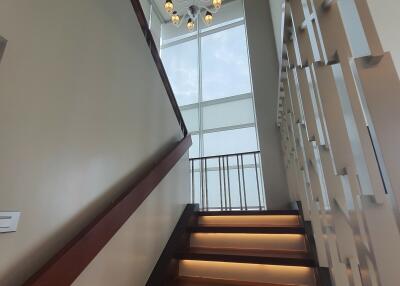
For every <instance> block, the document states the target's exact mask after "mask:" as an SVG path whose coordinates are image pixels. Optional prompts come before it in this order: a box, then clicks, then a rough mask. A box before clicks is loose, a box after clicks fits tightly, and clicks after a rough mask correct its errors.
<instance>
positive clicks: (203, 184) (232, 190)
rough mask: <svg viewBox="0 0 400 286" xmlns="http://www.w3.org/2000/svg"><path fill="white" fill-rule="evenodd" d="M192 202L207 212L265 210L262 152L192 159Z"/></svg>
mask: <svg viewBox="0 0 400 286" xmlns="http://www.w3.org/2000/svg"><path fill="white" fill-rule="evenodd" d="M190 169H191V196H192V203H195V204H199V206H200V209H201V210H205V211H233V210H239V211H243V210H265V209H266V204H265V192H264V183H263V177H262V171H261V158H260V151H255V152H246V153H236V154H226V155H218V156H209V157H200V158H192V159H190Z"/></svg>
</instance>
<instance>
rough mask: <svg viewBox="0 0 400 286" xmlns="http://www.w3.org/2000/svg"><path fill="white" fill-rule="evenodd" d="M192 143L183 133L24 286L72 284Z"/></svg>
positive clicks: (65, 285) (61, 285)
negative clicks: (181, 137) (177, 140)
mask: <svg viewBox="0 0 400 286" xmlns="http://www.w3.org/2000/svg"><path fill="white" fill-rule="evenodd" d="M191 144H192V140H191V137H190V135H189V136H186V137H184V138H183V139H182V140H181V141H180V142H178V143H177V144H176V145H175V146H174V147H173V148H172V149H171V150H169V151H168V152H167V153H166V154H165V155H164V156H162V157H161V158H160V160H158V161H156V162H155V163H154V164H153V165H152V166H151V167H150V168H149V169H148V170H147V171H146V172H144V173H143V175H142V176H141V177H140V178H139V179H138V180H137V181H136V182H134V183H133V184H132V185H133V187H132V188H131V189H129V190H127V191H126V192H125V193H123V194H122V195H121V196H120V197H119V198H118V199H117V200H116V201H114V202H113V203H112V204H111V205H110V206H109V207H108V208H107V209H106V210H105V211H103V212H102V213H101V214H100V215H99V216H97V217H96V218H95V219H94V220H93V221H92V222H91V223H90V224H89V225H88V226H87V227H86V228H85V229H83V230H82V231H81V232H80V233H79V234H78V235H77V236H76V237H75V238H73V239H72V240H71V241H70V242H69V243H68V244H67V245H66V246H65V247H64V248H63V249H61V250H60V251H59V252H58V253H57V254H56V255H55V256H54V257H53V258H52V259H51V260H50V261H49V262H48V263H47V264H45V265H44V266H43V267H42V268H41V269H40V270H39V271H38V272H37V273H36V274H35V275H33V276H32V277H31V278H30V279H29V280H28V281H27V282H25V283H24V284H23V285H24V286H55V285H57V286H69V285H71V284H72V283H73V282H74V281H75V279H76V278H77V277H78V276H79V275H80V274H81V273H82V272H83V270H84V269H85V268H86V267H87V266H88V265H89V263H90V262H91V261H92V260H93V259H94V258H95V257H96V255H97V254H98V253H99V252H100V251H101V250H102V249H103V247H104V246H105V245H106V244H107V243H108V241H110V239H111V238H112V237H113V236H114V235H115V234H116V233H117V231H118V230H119V229H120V228H121V227H122V226H123V224H124V223H125V222H126V221H127V220H128V218H129V217H130V216H131V215H132V214H133V213H134V212H135V211H136V209H137V208H138V207H139V206H140V205H141V204H142V203H143V202H144V200H145V199H146V198H147V197H148V196H149V195H150V194H151V192H152V191H153V190H154V189H155V188H156V186H157V185H158V184H159V183H160V182H161V180H162V179H163V178H164V177H165V176H166V175H167V174H168V172H169V171H170V170H171V169H172V168H173V167H174V166H175V164H176V163H177V162H178V161H179V160H180V158H182V156H183V155H184V154H185V153H186V151H187V150H188V149H189V147H190V146H191Z"/></svg>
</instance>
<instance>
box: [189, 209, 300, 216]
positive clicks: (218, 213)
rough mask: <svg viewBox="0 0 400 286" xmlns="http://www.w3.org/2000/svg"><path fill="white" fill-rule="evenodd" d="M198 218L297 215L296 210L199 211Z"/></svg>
mask: <svg viewBox="0 0 400 286" xmlns="http://www.w3.org/2000/svg"><path fill="white" fill-rule="evenodd" d="M196 214H197V215H199V216H229V215H242V216H248V215H271V216H273V215H299V211H298V210H266V211H208V212H205V211H199V212H197V213H196Z"/></svg>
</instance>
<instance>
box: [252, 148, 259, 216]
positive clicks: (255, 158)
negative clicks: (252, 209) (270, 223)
mask: <svg viewBox="0 0 400 286" xmlns="http://www.w3.org/2000/svg"><path fill="white" fill-rule="evenodd" d="M253 155H254V167H255V169H254V170H255V171H256V181H257V193H258V203H259V207H260V210H261V195H260V182H259V181H258V167H257V157H256V153H254V154H253Z"/></svg>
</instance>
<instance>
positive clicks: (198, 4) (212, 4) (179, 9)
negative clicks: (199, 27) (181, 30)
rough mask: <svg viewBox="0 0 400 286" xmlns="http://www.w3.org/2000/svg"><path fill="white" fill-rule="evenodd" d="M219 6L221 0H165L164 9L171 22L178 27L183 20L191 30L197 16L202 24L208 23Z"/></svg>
mask: <svg viewBox="0 0 400 286" xmlns="http://www.w3.org/2000/svg"><path fill="white" fill-rule="evenodd" d="M221 6H222V0H211V1H210V0H197V1H196V0H192V1H182V0H165V4H164V9H165V11H166V12H167V13H169V14H170V15H171V22H172V24H174V25H175V26H177V27H180V26H181V24H182V23H183V22H185V23H186V27H187V28H188V30H189V31H193V30H194V28H195V27H196V20H197V18H198V17H199V16H200V17H201V18H202V19H203V22H204V24H206V25H210V24H211V23H212V21H213V17H214V14H215V13H217V12H218V11H219V9H221Z"/></svg>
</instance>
